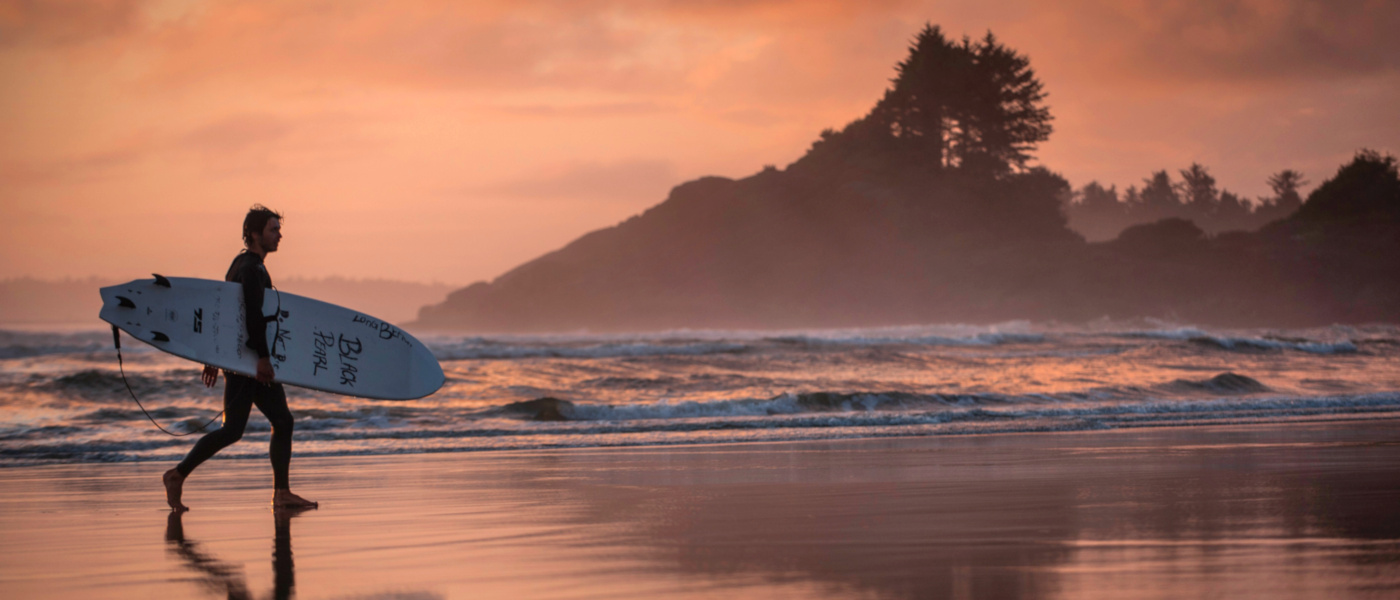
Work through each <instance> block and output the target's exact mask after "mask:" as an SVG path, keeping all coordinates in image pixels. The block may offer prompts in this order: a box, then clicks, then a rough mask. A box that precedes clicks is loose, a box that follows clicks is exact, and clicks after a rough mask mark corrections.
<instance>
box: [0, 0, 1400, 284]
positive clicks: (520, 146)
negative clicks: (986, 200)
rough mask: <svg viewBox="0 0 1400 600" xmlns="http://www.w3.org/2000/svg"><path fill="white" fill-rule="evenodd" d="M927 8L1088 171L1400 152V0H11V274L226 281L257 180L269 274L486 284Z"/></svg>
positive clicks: (666, 180)
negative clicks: (992, 40) (1008, 80)
mask: <svg viewBox="0 0 1400 600" xmlns="http://www.w3.org/2000/svg"><path fill="white" fill-rule="evenodd" d="M925 23H933V24H937V25H940V26H942V27H943V29H944V30H945V32H947V33H949V34H951V35H953V36H961V35H963V34H968V35H972V36H981V35H983V34H985V32H986V31H988V30H989V29H990V30H991V31H992V32H994V33H995V34H996V35H997V36H998V37H999V38H1001V40H1002V41H1003V42H1004V43H1006V44H1007V45H1008V46H1010V47H1012V48H1015V49H1017V50H1019V51H1020V52H1022V53H1024V54H1026V55H1028V56H1029V57H1030V59H1031V64H1032V67H1033V68H1034V69H1035V70H1036V71H1037V73H1038V74H1039V76H1040V78H1041V80H1042V81H1043V82H1044V84H1045V87H1046V90H1047V91H1048V92H1049V98H1048V101H1047V104H1048V105H1049V107H1050V109H1051V111H1052V113H1053V114H1054V116H1055V121H1054V126H1055V133H1054V134H1052V136H1051V138H1050V141H1049V142H1047V143H1045V144H1043V145H1042V147H1041V148H1040V151H1039V152H1038V157H1039V162H1040V164H1043V165H1044V166H1046V167H1048V168H1050V169H1052V170H1054V171H1057V172H1059V173H1061V174H1062V175H1064V176H1065V177H1066V178H1067V179H1069V180H1070V182H1071V183H1072V184H1074V185H1075V186H1080V185H1083V184H1084V183H1087V182H1088V181H1090V180H1098V181H1100V182H1103V183H1105V184H1117V185H1118V186H1119V187H1120V188H1122V187H1126V186H1127V185H1130V184H1137V183H1140V181H1141V179H1142V178H1143V177H1146V176H1147V175H1148V174H1149V173H1150V172H1151V171H1153V170H1158V169H1164V168H1165V169H1171V170H1172V172H1173V174H1175V170H1176V169H1179V168H1183V167H1185V166H1187V165H1189V164H1190V163H1191V162H1193V161H1198V162H1200V163H1202V164H1204V165H1206V166H1207V167H1209V168H1210V169H1211V171H1212V172H1213V173H1214V174H1215V176H1216V177H1217V179H1218V180H1219V182H1220V184H1221V185H1222V186H1223V187H1225V188H1227V189H1230V190H1233V191H1235V192H1237V193H1241V194H1244V195H1246V196H1248V197H1255V196H1259V195H1263V194H1264V193H1265V192H1266V191H1267V188H1266V186H1265V184H1264V179H1265V178H1266V177H1267V176H1268V175H1270V174H1271V173H1274V172H1276V171H1278V170H1281V169H1284V168H1293V169H1299V170H1301V171H1303V172H1304V173H1305V174H1306V175H1307V177H1308V178H1309V179H1310V180H1311V181H1312V182H1313V184H1314V185H1315V184H1316V183H1319V182H1321V181H1322V180H1323V179H1325V178H1327V177H1329V176H1330V175H1331V174H1332V173H1333V172H1334V171H1335V169H1336V168H1337V166H1338V165H1340V164H1341V163H1342V162H1343V161H1345V160H1347V159H1348V158H1349V157H1350V156H1351V155H1352V154H1353V153H1354V152H1355V151H1356V150H1357V149H1358V148H1362V147H1370V148H1375V149H1378V150H1381V151H1388V152H1391V153H1396V152H1397V151H1400V108H1397V107H1400V33H1398V32H1400V3H1396V2H1394V1H1392V0H1369V1H1368V0H1345V1H1337V0H1329V1H1321V0H1316V1H1301V0H1300V1H1286V0H1233V1H1231V0H1202V1H1194V2H1192V1H1172V0H1161V1H1149V0H1143V1H1131V0H1126V1H1125V0H1077V1H1065V2H1041V1H1033V0H1026V1H1020V0H1006V1H1000V2H988V1H974V0H926V1H879V0H867V1H862V2H835V1H822V0H791V1H786V0H735V1H720V0H709V1H706V0H676V1H628V0H576V1H571V2H533V1H528V0H525V1H522V0H511V1H508V2H507V1H497V0H477V1H471V2H458V1H433V0H400V1H397V2H368V1H363V2H360V1H352V0H320V1H290V0H288V1H278V2H265V1H261V0H260V1H238V0H230V1H221V2H214V1H198V0H155V1H145V2H143V1H138V0H130V1H127V0H85V1H69V0H18V1H16V0H0V90H3V91H0V140H3V142H0V231H3V233H4V235H3V238H0V279H4V278H13V277H23V276H34V277H41V278H48V279H53V278H62V277H86V276H91V275H100V276H103V277H109V278H134V277H138V276H143V275H145V274H148V273H151V272H160V273H163V274H167V275H179V276H191V277H208V278H221V277H222V275H223V273H224V270H225V268H226V267H227V265H228V263H229V261H230V260H231V259H232V257H233V255H234V254H235V253H236V252H237V251H238V249H239V248H240V247H241V242H240V240H239V237H238V236H239V225H240V223H241V219H242V215H243V213H244V211H246V209H247V208H248V206H249V205H251V204H253V203H255V202H256V203H263V204H266V205H268V206H270V207H273V208H275V209H277V210H279V211H282V212H284V213H285V214H286V215H287V220H286V222H285V225H284V233H285V235H286V239H285V240H284V242H283V244H282V248H281V251H280V252H279V253H278V254H277V255H275V256H274V257H273V258H271V259H270V260H269V268H270V270H271V271H272V273H273V275H274V277H283V278H285V277H294V276H300V277H322V276H332V275H336V276H345V277H357V278H359V277H382V278H393V279H404V280H413V281H440V282H447V283H452V284H466V283H470V282H472V281H476V280H482V279H491V278H494V277H496V276H497V275H500V274H501V273H503V272H504V271H506V270H507V269H509V268H511V267H513V266H515V265H517V264H519V263H521V262H523V261H526V260H529V259H531V258H534V257H535V256H538V255H539V254H541V253H543V252H547V251H549V250H553V249H556V248H558V247H560V246H562V245H564V244H565V243H567V242H569V241H570V240H572V239H574V238H575V237H577V236H578V235H580V234H583V233H585V232H587V231H591V230H594V229H598V228H600V227H607V226H610V225H614V224H616V223H618V222H619V221H621V220H623V219H625V218H627V217H628V216H631V215H633V214H636V213H638V212H640V211H642V210H644V209H645V208H647V207H649V206H652V205H654V204H657V203H659V202H661V201H662V200H664V199H665V197H666V194H667V192H668V190H669V189H670V188H671V187H672V186H674V185H677V184H679V183H681V182H684V181H686V180H690V179H694V178H696V177H699V176H703V175H723V176H728V177H736V178H737V177H744V176H747V175H750V174H752V173H754V172H757V171H759V170H760V169H762V168H763V167H764V166H765V165H776V166H778V167H783V166H786V165H787V164H789V163H791V162H792V161H793V160H795V159H797V158H798V157H799V156H801V155H802V153H803V152H804V151H805V150H806V149H807V148H808V146H809V145H810V143H811V142H812V141H813V140H814V139H815V138H816V137H817V135H818V133H819V132H820V131H821V130H822V129H824V128H826V127H833V128H840V127H842V126H844V125H845V124H846V123H848V122H850V121H851V120H853V119H855V118H858V117H860V116H861V115H863V114H864V113H865V112H866V111H868V110H869V109H870V107H871V106H872V105H873V104H874V103H875V101H876V100H877V99H878V98H879V97H880V95H881V93H882V92H883V90H884V89H885V87H886V86H887V85H888V83H889V79H890V78H891V77H893V75H894V71H893V66H894V64H895V63H896V62H898V61H900V60H902V59H903V58H904V56H905V54H906V52H907V47H908V44H909V43H910V41H911V40H912V38H913V36H914V35H915V34H916V33H917V31H918V30H919V28H920V27H922V26H923V25H924V24H925Z"/></svg>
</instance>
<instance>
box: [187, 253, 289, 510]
mask: <svg viewBox="0 0 1400 600" xmlns="http://www.w3.org/2000/svg"><path fill="white" fill-rule="evenodd" d="M224 281H232V282H235V283H241V284H243V312H244V314H243V316H244V320H245V322H246V323H247V325H248V344H247V345H248V348H249V349H251V350H252V351H253V352H256V353H257V355H258V358H266V357H267V356H269V352H268V345H267V327H266V325H267V321H266V320H265V319H264V317H263V314H262V313H263V311H262V308H263V293H264V292H263V290H265V289H268V288H271V287H272V278H271V277H270V276H268V274H267V269H266V268H265V267H263V260H262V257H261V256H258V255H257V254H254V253H252V252H243V253H242V254H239V255H238V256H237V257H236V258H234V259H233V264H232V265H230V266H229V268H228V274H227V275H225V276H224ZM255 404H256V405H257V406H258V410H260V411H262V414H263V415H264V416H266V417H267V420H268V421H269V422H271V423H272V446H271V448H269V449H268V454H269V455H270V456H271V457H272V474H273V479H274V482H273V487H274V488H276V489H279V490H285V489H290V488H291V485H290V483H289V481H288V478H287V470H288V467H289V466H290V465H291V462H292V411H291V410H290V409H288V408H287V392H286V391H285V390H283V389H282V384H280V383H277V382H273V383H272V384H270V385H263V384H261V383H258V380H256V379H253V378H252V377H247V376H244V375H239V374H237V373H231V372H229V371H224V426H223V427H221V428H219V429H218V430H216V431H211V432H209V433H208V434H206V435H205V436H204V437H202V438H199V441H198V442H196V443H195V445H194V448H191V449H190V453H189V454H188V455H186V456H185V460H183V461H181V462H180V464H179V465H177V466H176V467H175V468H176V469H177V470H178V471H179V472H180V474H181V475H185V476H188V475H189V474H190V472H191V471H194V469H195V467H198V466H199V464H200V463H202V462H204V461H206V460H208V459H209V457H211V456H214V454H215V453H217V452H218V451H220V450H223V449H224V448H225V447H227V446H228V445H230V444H232V443H234V442H237V441H238V440H239V439H241V438H242V437H243V428H244V427H246V426H247V425H248V414H249V413H250V412H252V408H253V405H255Z"/></svg>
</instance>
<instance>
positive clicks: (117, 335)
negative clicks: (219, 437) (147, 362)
mask: <svg viewBox="0 0 1400 600" xmlns="http://www.w3.org/2000/svg"><path fill="white" fill-rule="evenodd" d="M112 344H113V345H115V346H116V347H117V368H118V369H120V370H121V373H122V385H125V386H126V393H128V394H131V399H132V400H135V401H136V406H137V407H139V408H140V409H141V412H142V413H143V414H145V415H146V418H147V419H150V421H151V424H152V425H155V426H156V429H159V430H161V431H163V432H165V433H166V434H167V435H172V436H175V437H184V436H187V435H193V434H196V433H199V432H201V431H205V429H206V428H208V427H209V426H210V425H213V424H214V421H215V420H217V419H218V418H219V417H221V416H223V415H224V411H222V410H221V411H219V414H217V415H214V418H213V419H209V422H208V423H205V424H203V425H200V426H199V429H196V430H194V431H186V432H185V433H175V432H173V431H170V430H169V429H166V428H164V427H161V425H160V423H158V422H156V418H155V417H152V416H151V413H150V412H149V411H147V410H146V407H145V406H142V404H141V400H140V399H139V398H137V397H136V392H134V391H132V389H131V383H130V382H128V381H127V380H126V366H125V365H123V364H122V335H121V330H120V329H117V326H116V325H113V326H112Z"/></svg>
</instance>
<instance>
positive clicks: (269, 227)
mask: <svg viewBox="0 0 1400 600" xmlns="http://www.w3.org/2000/svg"><path fill="white" fill-rule="evenodd" d="M281 242H282V220H281V219H278V218H277V217H273V218H271V219H268V220H267V224H266V225H263V230H262V233H260V234H255V235H254V236H253V243H255V244H257V245H258V247H259V248H262V251H263V252H276V251H277V244H280V243H281Z"/></svg>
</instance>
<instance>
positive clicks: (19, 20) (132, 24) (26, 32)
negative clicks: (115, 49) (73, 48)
mask: <svg viewBox="0 0 1400 600" xmlns="http://www.w3.org/2000/svg"><path fill="white" fill-rule="evenodd" d="M140 4H141V3H140V1H139V0H0V48H5V47H13V46H21V45H38V46H69V45H74V44H81V43H83V42H88V41H92V40H97V39H103V38H110V37H115V36H120V35H124V34H129V33H131V32H133V31H134V30H135V29H136V26H137V24H138V17H139V16H140V14H139V13H140V11H139V8H140Z"/></svg>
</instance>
